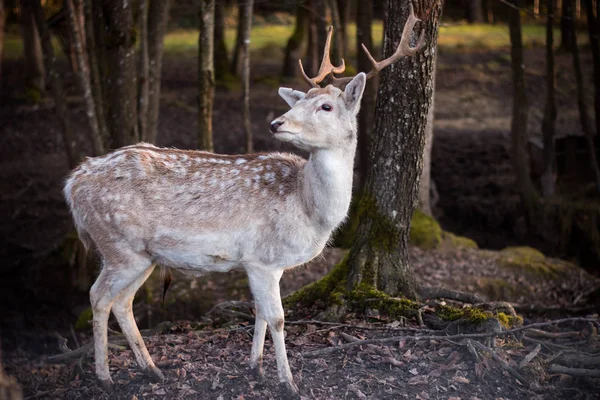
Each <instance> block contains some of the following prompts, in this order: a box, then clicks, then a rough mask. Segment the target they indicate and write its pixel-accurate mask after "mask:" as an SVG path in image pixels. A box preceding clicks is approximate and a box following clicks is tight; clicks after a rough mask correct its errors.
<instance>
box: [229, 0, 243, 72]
mask: <svg viewBox="0 0 600 400" xmlns="http://www.w3.org/2000/svg"><path fill="white" fill-rule="evenodd" d="M243 2H244V0H239V1H238V27H237V34H236V39H235V48H234V49H233V55H232V57H231V67H230V70H229V72H230V73H231V75H233V76H240V72H241V70H242V47H243V45H244V38H243V36H244V31H245V30H246V27H245V26H244V24H245V23H246V20H245V19H244V3H243Z"/></svg>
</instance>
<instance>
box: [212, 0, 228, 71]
mask: <svg viewBox="0 0 600 400" xmlns="http://www.w3.org/2000/svg"><path fill="white" fill-rule="evenodd" d="M223 3H224V2H223V1H216V2H215V49H214V50H215V54H214V59H215V79H216V80H217V81H220V80H222V79H223V78H224V77H225V75H227V73H228V71H229V57H227V45H226V44H225V4H223Z"/></svg>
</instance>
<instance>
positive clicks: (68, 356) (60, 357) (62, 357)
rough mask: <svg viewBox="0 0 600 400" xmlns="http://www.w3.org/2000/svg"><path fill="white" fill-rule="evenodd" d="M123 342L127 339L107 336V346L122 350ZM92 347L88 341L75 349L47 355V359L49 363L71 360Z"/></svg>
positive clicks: (87, 351) (82, 354)
mask: <svg viewBox="0 0 600 400" xmlns="http://www.w3.org/2000/svg"><path fill="white" fill-rule="evenodd" d="M124 344H127V340H125V339H124V338H115V339H113V338H109V343H108V346H109V347H112V348H116V349H118V350H124V349H125V347H122V345H124ZM115 346H118V347H115ZM93 349H94V343H88V344H85V345H83V346H81V347H80V348H78V349H76V350H73V351H69V352H67V353H62V354H57V355H55V356H50V357H48V361H49V362H51V363H60V362H63V361H68V360H72V359H74V358H78V357H82V356H84V355H86V354H87V353H89V352H90V351H92V350H93Z"/></svg>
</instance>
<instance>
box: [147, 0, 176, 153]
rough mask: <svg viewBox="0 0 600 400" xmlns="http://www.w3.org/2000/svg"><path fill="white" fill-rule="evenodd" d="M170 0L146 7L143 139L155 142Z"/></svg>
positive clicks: (154, 0)
mask: <svg viewBox="0 0 600 400" xmlns="http://www.w3.org/2000/svg"><path fill="white" fill-rule="evenodd" d="M170 4H171V1H170V0H150V7H149V9H148V63H149V68H148V128H147V129H148V130H147V137H146V138H145V139H144V140H145V141H147V142H149V143H156V137H157V133H158V117H159V115H160V80H161V73H162V59H163V50H164V38H165V34H166V32H167V23H168V21H169V7H170Z"/></svg>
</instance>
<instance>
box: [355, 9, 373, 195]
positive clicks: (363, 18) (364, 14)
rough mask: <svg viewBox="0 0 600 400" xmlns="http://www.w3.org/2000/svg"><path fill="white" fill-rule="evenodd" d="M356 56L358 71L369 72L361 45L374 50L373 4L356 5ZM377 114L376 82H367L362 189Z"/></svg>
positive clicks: (360, 141) (361, 119)
mask: <svg viewBox="0 0 600 400" xmlns="http://www.w3.org/2000/svg"><path fill="white" fill-rule="evenodd" d="M356 7H357V8H356V54H357V55H358V70H359V71H369V70H370V68H371V62H370V61H369V58H368V57H367V55H366V54H365V53H364V51H363V49H362V48H361V43H364V45H365V46H366V47H367V49H372V48H373V35H372V23H373V3H372V2H370V1H357V4H356ZM374 114H375V80H374V79H371V80H368V81H367V85H366V87H365V91H364V93H363V98H362V103H361V107H360V113H359V114H358V171H359V176H360V178H359V179H360V186H361V187H362V185H363V183H364V181H365V179H366V178H367V172H368V165H369V163H368V160H369V147H370V144H369V143H370V140H371V132H372V131H373V116H374Z"/></svg>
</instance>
